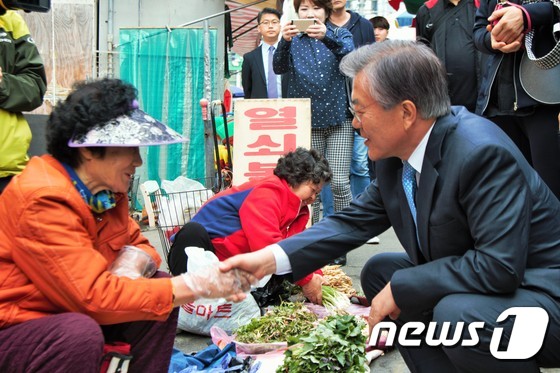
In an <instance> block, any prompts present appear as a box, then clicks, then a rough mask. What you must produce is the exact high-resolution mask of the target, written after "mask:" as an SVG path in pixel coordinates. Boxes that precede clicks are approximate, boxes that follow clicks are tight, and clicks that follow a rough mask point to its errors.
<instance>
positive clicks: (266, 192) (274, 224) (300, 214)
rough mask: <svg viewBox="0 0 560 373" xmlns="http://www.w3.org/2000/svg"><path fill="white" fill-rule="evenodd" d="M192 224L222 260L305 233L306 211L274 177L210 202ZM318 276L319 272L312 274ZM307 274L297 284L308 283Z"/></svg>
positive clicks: (214, 198)
mask: <svg viewBox="0 0 560 373" xmlns="http://www.w3.org/2000/svg"><path fill="white" fill-rule="evenodd" d="M192 221H194V222H197V223H200V224H201V225H202V226H203V227H204V228H205V229H206V230H207V231H208V234H209V235H210V238H211V240H212V244H213V245H214V248H215V249H216V256H217V257H218V259H220V260H225V259H227V258H230V257H232V256H234V255H238V254H244V253H249V252H252V251H257V250H260V249H262V248H264V247H265V246H268V245H271V244H273V243H276V242H278V241H280V240H282V239H284V238H286V237H290V236H293V235H294V234H297V233H300V232H302V231H303V230H304V229H305V226H306V224H307V222H308V221H309V209H308V207H307V206H301V200H300V199H299V197H298V196H296V195H295V194H294V192H292V190H291V188H290V185H289V184H288V183H287V182H286V181H285V180H283V179H280V178H279V177H277V176H270V177H267V178H266V179H262V180H257V181H249V182H246V183H244V184H242V185H239V186H236V187H233V188H230V189H226V190H225V191H223V192H221V193H219V194H217V195H216V196H214V197H213V198H212V199H210V200H209V201H208V202H206V204H205V205H204V206H202V208H201V209H200V210H199V211H198V213H197V214H196V215H195V216H194V217H193V219H192ZM316 273H318V274H322V272H321V271H320V270H319V271H316ZM312 277H313V274H309V275H308V276H306V277H305V278H304V279H302V280H301V281H298V282H297V284H298V285H300V286H303V285H305V284H307V283H308V282H309V281H311V278H312Z"/></svg>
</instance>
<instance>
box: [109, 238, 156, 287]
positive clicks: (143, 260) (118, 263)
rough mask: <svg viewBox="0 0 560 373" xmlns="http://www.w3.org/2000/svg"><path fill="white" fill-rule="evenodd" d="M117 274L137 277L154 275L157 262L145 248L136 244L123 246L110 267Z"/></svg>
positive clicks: (132, 277) (110, 270)
mask: <svg viewBox="0 0 560 373" xmlns="http://www.w3.org/2000/svg"><path fill="white" fill-rule="evenodd" d="M108 271H109V272H111V273H112V274H114V275H116V276H122V277H128V278H131V279H137V278H139V277H146V278H149V277H152V276H153V275H154V274H155V273H156V271H157V267H156V263H155V262H154V260H153V259H152V257H151V256H150V254H148V253H147V252H145V251H144V250H142V249H140V248H138V247H136V246H131V245H127V246H123V248H122V249H121V250H120V252H119V255H118V256H117V258H116V259H115V261H114V262H113V263H111V265H110V266H109V268H108Z"/></svg>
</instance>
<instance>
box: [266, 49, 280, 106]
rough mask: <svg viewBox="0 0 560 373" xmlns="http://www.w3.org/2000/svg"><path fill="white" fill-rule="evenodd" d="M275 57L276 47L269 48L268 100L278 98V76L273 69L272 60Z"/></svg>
mask: <svg viewBox="0 0 560 373" xmlns="http://www.w3.org/2000/svg"><path fill="white" fill-rule="evenodd" d="M273 57H274V47H273V46H272V45H271V46H270V48H268V79H267V80H268V82H267V90H268V98H278V87H277V86H276V74H274V69H273V68H272V59H273Z"/></svg>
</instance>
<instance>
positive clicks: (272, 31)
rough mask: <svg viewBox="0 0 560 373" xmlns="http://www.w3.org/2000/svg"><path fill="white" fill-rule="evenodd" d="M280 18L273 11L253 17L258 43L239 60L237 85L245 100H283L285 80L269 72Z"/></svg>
mask: <svg viewBox="0 0 560 373" xmlns="http://www.w3.org/2000/svg"><path fill="white" fill-rule="evenodd" d="M280 17H281V14H280V12H279V11H277V10H276V9H273V8H264V9H263V10H261V11H260V12H259V14H258V16H257V22H258V24H259V26H258V30H259V33H260V34H261V36H262V43H261V45H259V46H258V47H257V48H255V49H253V50H252V51H251V52H249V53H247V54H245V55H244V56H243V66H242V68H241V78H242V81H241V84H242V85H243V93H244V94H245V98H282V97H287V92H288V79H287V78H286V79H283V78H282V76H281V75H277V74H275V73H274V70H273V69H272V56H273V55H274V51H275V50H276V47H277V45H278V35H279V34H280Z"/></svg>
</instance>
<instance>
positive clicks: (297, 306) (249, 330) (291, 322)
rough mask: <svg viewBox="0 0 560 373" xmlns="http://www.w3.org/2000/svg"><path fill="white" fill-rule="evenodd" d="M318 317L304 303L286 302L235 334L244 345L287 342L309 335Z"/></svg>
mask: <svg viewBox="0 0 560 373" xmlns="http://www.w3.org/2000/svg"><path fill="white" fill-rule="evenodd" d="M316 321H317V316H315V314H314V313H312V312H309V311H308V310H307V308H305V307H304V306H303V304H302V303H290V302H284V303H281V304H280V305H279V306H276V307H274V308H273V309H272V310H271V311H269V312H268V313H267V314H265V315H264V316H261V317H256V318H254V319H252V320H251V322H249V324H247V325H243V326H241V327H240V328H238V329H237V330H236V332H235V334H236V336H235V339H236V340H237V341H239V342H243V343H270V342H286V341H287V340H288V337H293V336H300V335H303V334H307V333H308V332H309V330H311V329H313V327H314V326H313V323H314V322H316Z"/></svg>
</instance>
